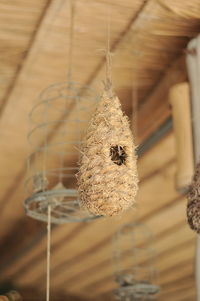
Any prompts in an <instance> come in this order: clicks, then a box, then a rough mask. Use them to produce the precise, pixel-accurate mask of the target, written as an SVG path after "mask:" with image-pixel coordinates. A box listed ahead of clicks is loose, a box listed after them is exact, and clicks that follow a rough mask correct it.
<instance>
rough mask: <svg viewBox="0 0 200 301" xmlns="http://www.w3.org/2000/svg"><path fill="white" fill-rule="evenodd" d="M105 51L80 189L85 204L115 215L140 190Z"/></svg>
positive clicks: (93, 210)
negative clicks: (101, 83) (101, 89)
mask: <svg viewBox="0 0 200 301" xmlns="http://www.w3.org/2000/svg"><path fill="white" fill-rule="evenodd" d="M109 40H110V39H109V33H108V47H107V54H106V81H105V83H104V92H103V94H102V97H101V99H100V102H99V104H98V107H97V109H96V111H95V113H94V115H93V117H92V119H91V121H90V123H89V127H88V130H87V133H86V136H85V139H84V142H83V145H82V149H81V157H80V168H79V172H78V174H77V178H78V190H79V194H80V201H81V205H82V207H83V208H87V209H88V211H89V212H91V213H92V214H95V215H103V216H114V215H118V214H120V213H121V212H123V211H124V210H127V209H128V208H130V207H132V206H133V205H134V203H135V197H136V193H137V190H138V175H137V166H136V161H137V158H136V154H135V148H136V147H135V145H134V141H133V136H132V133H131V130H130V125H129V121H128V118H127V116H125V115H124V114H123V112H122V109H121V104H120V101H119V99H118V97H117V96H116V95H115V93H114V91H113V85H112V78H111V54H110V50H109V49H110V46H109V43H110V42H109Z"/></svg>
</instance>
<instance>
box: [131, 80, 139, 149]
mask: <svg viewBox="0 0 200 301" xmlns="http://www.w3.org/2000/svg"><path fill="white" fill-rule="evenodd" d="M132 132H133V135H134V137H135V142H136V144H138V90H137V86H134V87H133V89H132Z"/></svg>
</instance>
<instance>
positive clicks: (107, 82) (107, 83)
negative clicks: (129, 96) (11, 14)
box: [104, 16, 112, 92]
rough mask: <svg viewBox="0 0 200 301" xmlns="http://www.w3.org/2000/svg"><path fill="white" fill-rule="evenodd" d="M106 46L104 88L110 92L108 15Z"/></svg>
mask: <svg viewBox="0 0 200 301" xmlns="http://www.w3.org/2000/svg"><path fill="white" fill-rule="evenodd" d="M106 44H107V46H106V80H105V83H104V85H105V89H106V90H107V91H110V92H112V56H111V52H110V16H108V20H107V43H106Z"/></svg>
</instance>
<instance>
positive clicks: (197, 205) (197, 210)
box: [187, 163, 200, 233]
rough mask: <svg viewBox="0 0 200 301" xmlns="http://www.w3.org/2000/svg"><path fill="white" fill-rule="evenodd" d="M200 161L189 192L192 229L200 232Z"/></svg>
mask: <svg viewBox="0 0 200 301" xmlns="http://www.w3.org/2000/svg"><path fill="white" fill-rule="evenodd" d="M199 192H200V163H198V164H197V166H196V171H195V175H194V178H193V181H192V184H191V187H190V190H189V193H188V207H187V217H188V223H189V225H190V227H191V229H192V230H195V231H196V232H197V233H200V193H199Z"/></svg>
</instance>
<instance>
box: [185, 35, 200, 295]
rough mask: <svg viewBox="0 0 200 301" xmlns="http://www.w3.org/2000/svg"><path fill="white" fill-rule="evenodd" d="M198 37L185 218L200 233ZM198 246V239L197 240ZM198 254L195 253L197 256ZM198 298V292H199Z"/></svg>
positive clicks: (199, 40)
mask: <svg viewBox="0 0 200 301" xmlns="http://www.w3.org/2000/svg"><path fill="white" fill-rule="evenodd" d="M199 62H200V35H198V36H197V37H196V38H195V39H193V40H191V41H190V43H189V44H188V49H187V68H188V75H189V80H190V86H191V110H192V123H193V124H192V125H193V139H194V143H193V144H194V158H195V163H196V167H195V174H194V177H193V181H192V184H191V186H190V189H189V193H188V206H187V217H188V223H189V225H190V227H191V229H192V230H195V231H196V232H197V233H200V194H199V189H200V126H199V117H200V102H199V97H200V85H199V84H200V65H199ZM198 239H199V237H198ZM199 244H200V239H199ZM198 253H199V252H197V254H198ZM199 296H200V290H199Z"/></svg>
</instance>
